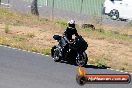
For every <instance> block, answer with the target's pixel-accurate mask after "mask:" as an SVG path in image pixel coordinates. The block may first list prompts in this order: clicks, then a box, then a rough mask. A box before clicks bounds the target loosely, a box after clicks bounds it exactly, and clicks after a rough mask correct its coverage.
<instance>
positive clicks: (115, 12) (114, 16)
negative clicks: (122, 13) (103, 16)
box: [109, 9, 119, 20]
mask: <svg viewBox="0 0 132 88" xmlns="http://www.w3.org/2000/svg"><path fill="white" fill-rule="evenodd" d="M109 16H110V17H111V19H112V20H117V19H119V12H118V10H115V9H113V10H111V11H110V14H109Z"/></svg>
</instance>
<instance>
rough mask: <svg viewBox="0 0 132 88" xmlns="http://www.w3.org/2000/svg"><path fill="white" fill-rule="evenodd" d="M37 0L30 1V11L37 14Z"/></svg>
mask: <svg viewBox="0 0 132 88" xmlns="http://www.w3.org/2000/svg"><path fill="white" fill-rule="evenodd" d="M37 2H38V0H33V1H32V3H31V13H32V14H33V15H36V16H39V12H38V5H37Z"/></svg>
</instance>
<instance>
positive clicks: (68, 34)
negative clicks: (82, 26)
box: [61, 20, 78, 54]
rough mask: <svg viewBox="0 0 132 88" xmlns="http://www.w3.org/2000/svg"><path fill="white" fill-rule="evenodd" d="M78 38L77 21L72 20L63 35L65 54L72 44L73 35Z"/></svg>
mask: <svg viewBox="0 0 132 88" xmlns="http://www.w3.org/2000/svg"><path fill="white" fill-rule="evenodd" d="M74 34H75V36H78V33H77V30H76V28H75V21H74V20H70V21H69V22H68V27H67V28H66V30H65V31H64V33H63V38H62V39H61V42H62V47H63V54H65V53H66V52H67V50H68V49H69V44H72V40H73V39H72V35H74Z"/></svg>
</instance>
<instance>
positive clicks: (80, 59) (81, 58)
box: [76, 52, 88, 67]
mask: <svg viewBox="0 0 132 88" xmlns="http://www.w3.org/2000/svg"><path fill="white" fill-rule="evenodd" d="M87 62H88V57H87V54H86V53H85V52H83V54H82V55H80V54H78V55H77V57H76V64H77V65H78V66H82V67H84V66H86V64H87Z"/></svg>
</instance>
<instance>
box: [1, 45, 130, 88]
mask: <svg viewBox="0 0 132 88" xmlns="http://www.w3.org/2000/svg"><path fill="white" fill-rule="evenodd" d="M85 69H86V71H87V72H88V73H90V74H101V73H103V74H123V73H124V72H119V71H115V70H109V69H100V68H97V67H95V66H92V65H88V66H87V67H86V68H85ZM76 73H77V66H74V65H70V64H66V63H55V62H54V61H53V60H52V59H51V57H50V56H44V55H39V54H36V53H32V52H27V51H22V50H18V49H12V48H7V47H3V46H0V88H132V82H131V83H130V84H85V85H84V86H79V85H78V84H77V83H76V80H75V77H76Z"/></svg>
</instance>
